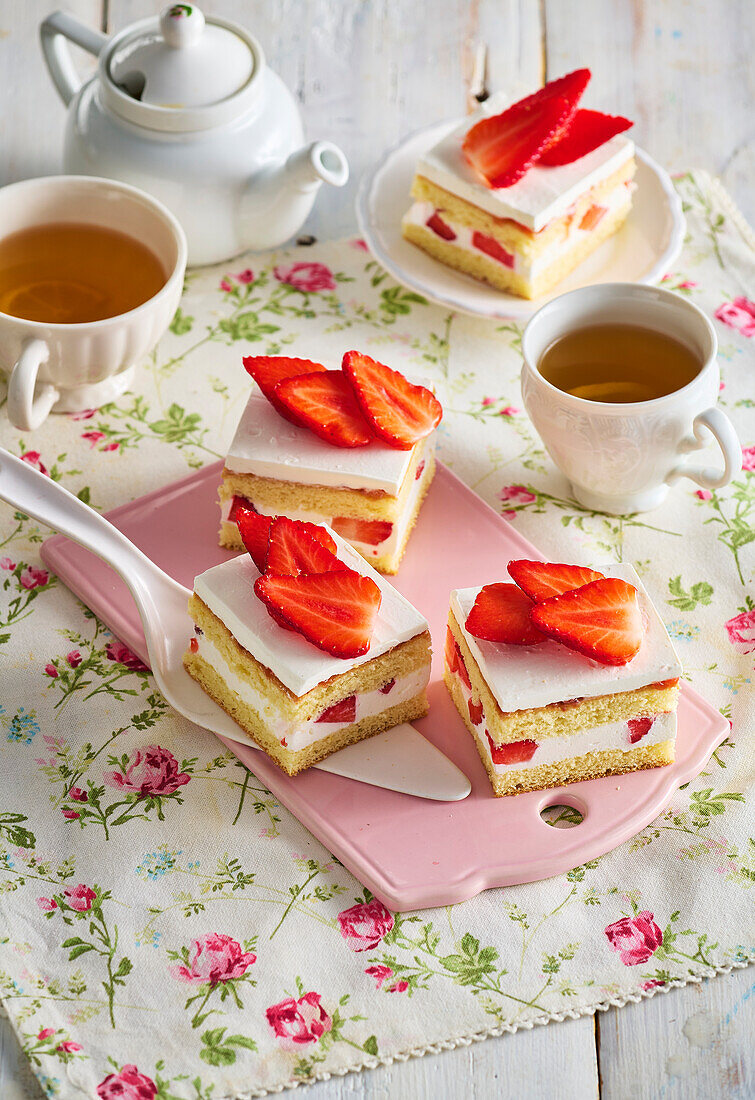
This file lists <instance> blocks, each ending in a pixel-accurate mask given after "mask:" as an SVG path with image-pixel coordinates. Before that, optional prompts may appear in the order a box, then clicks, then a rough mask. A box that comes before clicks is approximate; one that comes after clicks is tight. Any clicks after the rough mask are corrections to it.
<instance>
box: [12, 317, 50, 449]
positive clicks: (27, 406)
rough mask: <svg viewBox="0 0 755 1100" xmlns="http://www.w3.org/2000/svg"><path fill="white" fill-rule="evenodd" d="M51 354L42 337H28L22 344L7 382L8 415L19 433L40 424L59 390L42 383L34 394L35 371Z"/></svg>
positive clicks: (30, 429) (28, 430)
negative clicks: (19, 430)
mask: <svg viewBox="0 0 755 1100" xmlns="http://www.w3.org/2000/svg"><path fill="white" fill-rule="evenodd" d="M49 357H50V349H49V348H48V346H47V344H46V343H45V342H44V340H40V339H38V338H37V337H34V336H32V337H30V338H29V339H28V340H27V341H26V342H25V344H24V346H23V349H22V351H21V355H20V356H19V358H18V360H17V362H16V364H15V366H14V367H13V370H12V372H11V376H10V381H9V383H8V418H9V420H10V422H11V424H13V425H14V426H15V427H16V428H20V429H21V431H22V432H31V431H33V430H34V429H35V428H38V427H39V426H40V424H43V423H44V421H45V420H46V419H47V416H48V414H49V412H50V409H51V408H52V407H53V405H54V404H55V402H56V401H57V400H58V398H59V397H60V393H59V391H58V390H56V389H55V387H54V386H51V385H50V384H49V382H45V383H43V384H42V385H41V386H40V389H39V393H38V394H37V396H36V397H35V396H34V391H35V389H36V385H37V374H38V372H39V368H40V367H41V366H42V364H43V363H46V362H47V360H48V359H49Z"/></svg>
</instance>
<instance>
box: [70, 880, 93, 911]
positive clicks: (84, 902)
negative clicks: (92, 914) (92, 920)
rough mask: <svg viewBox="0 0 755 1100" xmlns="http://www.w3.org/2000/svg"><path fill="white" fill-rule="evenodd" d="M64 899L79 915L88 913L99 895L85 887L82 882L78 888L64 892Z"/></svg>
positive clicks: (73, 887) (74, 887)
mask: <svg viewBox="0 0 755 1100" xmlns="http://www.w3.org/2000/svg"><path fill="white" fill-rule="evenodd" d="M63 897H64V898H65V899H66V902H67V903H68V904H69V905H70V907H71V908H72V909H75V910H76V912H77V913H88V912H89V910H90V909H91V908H92V902H93V901H94V899H95V898H96V897H97V895H96V894H95V892H94V890H92V889H91V888H90V887H89V886H85V885H84V883H83V882H80V883H79V885H78V886H71V887H66V889H65V890H64V891H63Z"/></svg>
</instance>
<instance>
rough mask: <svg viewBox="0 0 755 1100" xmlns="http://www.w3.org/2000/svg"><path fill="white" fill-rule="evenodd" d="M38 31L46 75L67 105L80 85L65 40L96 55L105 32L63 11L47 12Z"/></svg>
mask: <svg viewBox="0 0 755 1100" xmlns="http://www.w3.org/2000/svg"><path fill="white" fill-rule="evenodd" d="M39 34H40V38H41V40H42V52H43V54H44V55H45V62H46V63H47V68H48V69H49V71H50V76H51V77H52V79H53V83H54V84H55V87H56V88H57V89H58V92H59V94H60V98H61V99H62V100H63V102H64V103H65V105H66V107H67V106H68V104H69V103H70V102H71V100H72V99H73V97H74V96H75V95H76V93H77V92H78V90H79V88H80V87H81V80H80V78H79V74H78V73H77V72H76V68H75V66H74V63H73V59H72V57H71V53H70V50H69V49H68V45H67V44H66V42H65V39H66V38H68V39H70V41H71V42H75V43H76V45H77V46H81V48H82V50H87V52H88V53H93V54H94V55H95V57H96V56H97V54H99V52H100V50H101V49H102V47H103V46H104V45H105V43H106V42H107V40H108V39H107V35H106V34H100V32H99V31H94V30H92V29H91V27H87V26H85V24H84V23H80V22H79V21H78V19H74V17H73V16H72V15H69V14H68V13H67V12H64V11H56V12H53V13H52V15H48V16H47V18H46V19H45V21H44V22H43V23H42V25H41V27H40V28H39Z"/></svg>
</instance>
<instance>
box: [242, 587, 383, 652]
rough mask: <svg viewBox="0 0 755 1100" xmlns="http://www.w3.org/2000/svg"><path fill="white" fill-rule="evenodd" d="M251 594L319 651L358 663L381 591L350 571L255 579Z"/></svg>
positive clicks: (376, 611) (375, 615)
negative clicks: (351, 658) (355, 659)
mask: <svg viewBox="0 0 755 1100" xmlns="http://www.w3.org/2000/svg"><path fill="white" fill-rule="evenodd" d="M254 591H255V592H256V593H257V595H258V596H259V598H260V599H261V600H262V601H263V603H265V604H266V605H267V607H268V610H272V611H275V612H277V614H279V615H282V616H283V618H284V619H285V620H286V621H287V622H288V623H290V624H291V626H293V627H294V628H295V629H296V630H297V631H298V632H299V633H300V634H302V635H303V636H304V637H305V638H306V639H307V640H308V641H310V642H312V644H313V645H316V646H317V647H318V649H322V650H325V652H326V653H330V654H332V655H333V656H334V657H361V656H362V655H363V654H365V653H367V651H368V650H369V648H370V640H371V638H372V631H373V628H374V625H375V619H376V617H377V613H378V610H379V608H380V599H381V596H380V589H379V588H378V586H377V585H376V584H375V582H374V581H373V580H371V579H370V578H369V577H363V576H362V575H361V573H356V572H355V571H354V570H353V569H343V570H339V571H338V572H336V573H300V574H299V576H298V577H282V576H278V575H276V574H273V573H269V574H267V576H263V577H258V578H257V580H256V581H255V583H254Z"/></svg>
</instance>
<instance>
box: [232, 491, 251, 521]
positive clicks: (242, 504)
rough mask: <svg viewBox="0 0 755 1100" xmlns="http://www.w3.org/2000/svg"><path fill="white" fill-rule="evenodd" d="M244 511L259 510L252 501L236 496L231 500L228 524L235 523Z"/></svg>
mask: <svg viewBox="0 0 755 1100" xmlns="http://www.w3.org/2000/svg"><path fill="white" fill-rule="evenodd" d="M242 511H246V512H256V511H257V509H256V508H255V507H254V505H253V504H252V502H251V501H250V500H247V499H246V497H240V496H234V497H233V499H232V500H231V507H230V508H229V510H228V522H229V523H235V522H236V520H237V519H238V516H239V514H240V512H242Z"/></svg>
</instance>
